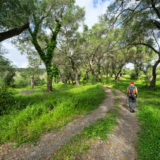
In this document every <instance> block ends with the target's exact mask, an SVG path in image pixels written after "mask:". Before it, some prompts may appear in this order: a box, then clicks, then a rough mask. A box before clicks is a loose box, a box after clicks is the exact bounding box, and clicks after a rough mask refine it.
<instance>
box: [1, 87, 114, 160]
mask: <svg viewBox="0 0 160 160" xmlns="http://www.w3.org/2000/svg"><path fill="white" fill-rule="evenodd" d="M106 95H107V98H106V99H105V100H104V101H103V103H102V104H101V105H100V107H99V108H97V109H96V110H94V111H92V112H91V113H90V114H86V115H82V116H79V118H77V119H75V120H74V121H72V122H70V123H68V124H67V126H66V127H65V128H62V129H61V131H60V132H50V133H47V134H44V135H42V136H41V139H40V141H39V142H38V144H37V145H36V146H34V145H28V144H26V145H24V146H22V147H19V148H16V147H12V146H11V144H4V145H3V146H0V160H48V159H49V158H50V157H51V155H52V154H53V152H54V151H56V150H57V149H59V148H60V146H62V145H63V144H65V143H66V142H67V141H69V140H70V138H71V137H73V136H75V135H76V134H78V133H79V132H80V131H81V130H83V128H84V127H85V126H88V125H90V124H92V123H94V122H95V121H96V120H97V119H98V118H102V117H104V116H105V115H106V111H107V110H109V109H111V108H113V102H114V96H113V94H112V92H111V90H110V89H107V88H106ZM6 147H7V148H6Z"/></svg>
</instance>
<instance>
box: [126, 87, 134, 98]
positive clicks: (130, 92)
mask: <svg viewBox="0 0 160 160" xmlns="http://www.w3.org/2000/svg"><path fill="white" fill-rule="evenodd" d="M127 93H128V95H129V96H130V97H135V96H136V87H135V86H129V88H128V91H127Z"/></svg>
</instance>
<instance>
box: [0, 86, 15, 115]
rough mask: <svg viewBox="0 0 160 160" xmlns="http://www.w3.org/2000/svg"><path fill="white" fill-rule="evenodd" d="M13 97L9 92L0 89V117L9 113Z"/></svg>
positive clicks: (2, 88)
mask: <svg viewBox="0 0 160 160" xmlns="http://www.w3.org/2000/svg"><path fill="white" fill-rule="evenodd" d="M14 102H15V101H14V97H13V95H12V93H11V92H9V91H7V89H6V88H5V87H1V88H0V115H3V114H5V113H8V112H9V109H10V108H11V106H12V105H13V104H14Z"/></svg>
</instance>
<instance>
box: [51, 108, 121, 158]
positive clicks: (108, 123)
mask: <svg viewBox="0 0 160 160" xmlns="http://www.w3.org/2000/svg"><path fill="white" fill-rule="evenodd" d="M117 117H118V112H117V110H109V111H108V112H107V116H106V117H105V118H101V119H98V120H97V121H96V122H95V123H94V124H93V125H90V126H88V127H86V128H84V130H83V131H82V132H81V133H80V134H78V135H77V136H75V137H73V138H72V139H71V140H70V142H69V143H67V144H65V145H63V146H62V147H61V148H60V149H59V150H58V151H57V152H56V153H54V157H53V159H52V160H75V159H78V158H81V157H83V156H84V155H86V154H87V151H88V149H89V148H90V144H91V143H92V142H93V141H95V140H98V139H102V140H106V139H107V134H108V133H110V132H111V131H112V130H113V128H114V126H115V125H116V124H117V122H116V118H117Z"/></svg>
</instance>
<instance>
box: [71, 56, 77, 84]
mask: <svg viewBox="0 0 160 160" xmlns="http://www.w3.org/2000/svg"><path fill="white" fill-rule="evenodd" d="M70 61H71V64H72V70H73V73H74V78H75V82H76V85H79V79H78V72H77V69H76V67H75V63H74V61H73V59H72V57H70Z"/></svg>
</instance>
